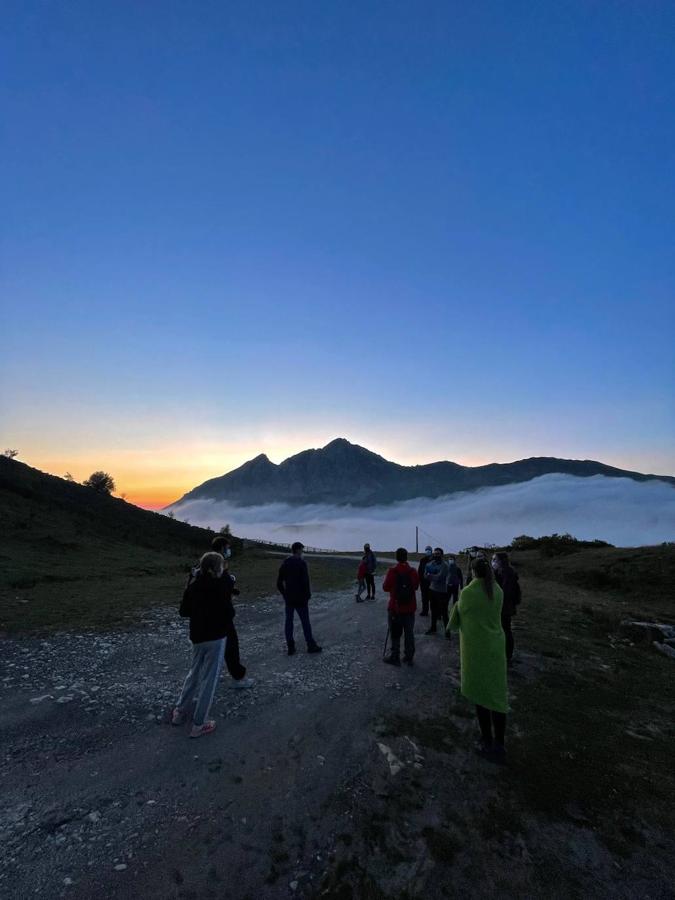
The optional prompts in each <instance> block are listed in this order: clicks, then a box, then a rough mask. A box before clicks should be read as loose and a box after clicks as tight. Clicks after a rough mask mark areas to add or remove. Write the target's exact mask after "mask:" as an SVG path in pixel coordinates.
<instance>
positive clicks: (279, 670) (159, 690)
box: [0, 594, 443, 898]
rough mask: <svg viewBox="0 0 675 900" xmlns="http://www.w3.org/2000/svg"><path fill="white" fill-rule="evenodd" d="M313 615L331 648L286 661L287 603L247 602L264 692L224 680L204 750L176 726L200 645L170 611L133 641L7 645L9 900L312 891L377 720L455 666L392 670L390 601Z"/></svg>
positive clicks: (244, 608)
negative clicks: (171, 717)
mask: <svg viewBox="0 0 675 900" xmlns="http://www.w3.org/2000/svg"><path fill="white" fill-rule="evenodd" d="M312 619H313V626H314V630H315V634H316V636H317V638H318V639H319V640H320V641H321V642H322V643H323V644H324V645H325V649H324V652H323V654H321V655H320V656H309V655H307V654H305V653H303V652H300V653H299V654H298V655H297V656H296V657H294V658H288V657H287V656H286V655H285V652H284V651H285V645H284V642H283V636H282V608H281V606H280V604H279V602H278V601H277V600H276V599H270V600H269V601H261V602H259V603H256V604H242V605H241V606H240V607H239V609H238V617H237V625H238V628H239V632H240V639H241V644H242V656H243V658H244V660H245V662H246V663H247V665H248V667H249V671H250V674H251V675H253V676H255V677H256V679H257V684H256V687H255V688H253V689H252V690H248V691H236V690H232V689H231V681H230V679H229V678H228V677H225V678H224V679H223V680H222V682H221V686H220V690H219V691H218V695H217V699H216V702H215V704H214V713H215V717H216V719H217V721H218V723H219V727H218V730H217V731H216V733H215V734H214V735H212V736H209V737H206V738H203V739H200V740H197V741H191V740H189V739H188V738H187V737H186V734H185V732H184V731H183V730H182V729H175V728H171V727H170V726H168V725H166V724H165V720H166V709H167V708H168V707H169V706H170V704H171V702H172V700H173V699H174V698H175V696H176V692H177V690H178V688H179V685H180V682H181V679H182V677H183V676H184V674H185V670H186V666H187V662H188V658H189V652H190V645H189V643H188V642H187V639H186V636H185V631H186V624H185V622H183V621H181V620H180V619H179V618H178V617H177V615H176V614H175V613H174V612H173V611H172V610H166V611H159V612H157V613H155V614H153V615H151V616H149V617H147V618H146V619H145V620H144V622H143V626H144V627H143V628H142V629H141V630H138V631H134V632H117V633H111V634H106V635H99V634H85V635H67V634H62V635H57V636H54V637H52V638H49V639H46V640H42V641H16V642H14V641H5V642H4V645H3V657H2V668H1V670H0V683H1V684H2V688H3V692H2V704H3V714H2V717H3V728H2V736H1V737H0V753H1V756H0V760H1V761H0V777H1V779H2V781H1V783H2V787H3V790H2V795H3V800H2V804H1V806H0V847H1V848H2V849H1V852H2V854H3V856H4V858H5V863H6V864H5V865H4V866H3V867H2V869H1V871H0V894H2V895H3V896H5V897H12V898H14V897H16V898H19V897H27V896H41V897H56V896H61V895H62V896H69V897H92V896H94V895H96V894H99V893H102V894H103V895H105V896H107V897H136V896H145V897H148V896H150V897H155V896H156V897H166V896H176V894H178V895H180V896H209V893H208V892H209V890H210V889H213V891H214V896H215V895H217V896H228V897H230V896H231V897H246V896H250V897H255V898H258V897H263V896H264V897H268V896H269V897H282V896H287V895H288V892H289V891H290V890H291V888H290V887H289V885H291V884H293V885H294V887H295V888H296V890H295V891H294V893H296V894H298V893H301V892H302V890H305V889H307V888H309V887H311V884H312V883H313V882H314V880H315V879H316V878H317V872H318V871H320V870H321V869H322V868H323V867H322V865H321V863H322V862H323V861H322V859H321V852H322V849H323V848H324V847H326V846H327V844H329V843H330V840H331V838H332V836H333V830H334V829H335V827H336V826H335V821H334V819H333V818H332V817H331V816H330V815H329V816H326V811H325V810H326V804H330V801H331V798H332V797H333V796H334V795H335V794H336V792H339V790H340V788H341V787H342V786H344V785H347V784H348V783H349V781H350V779H351V778H352V777H353V776H354V774H355V773H357V772H359V770H360V769H361V768H362V766H363V762H364V758H365V757H366V756H367V755H368V753H369V751H370V750H371V745H372V736H371V735H370V733H369V729H368V724H369V722H370V721H371V719H372V717H373V713H374V711H375V710H376V708H377V707H378V706H379V705H380V704H384V705H385V706H386V705H388V698H389V697H391V696H392V695H394V694H398V693H399V692H405V691H407V690H409V689H410V687H411V686H412V685H414V684H416V683H419V682H420V681H421V680H422V679H425V678H427V677H429V675H433V677H437V675H438V671H439V670H440V669H442V667H443V661H442V660H441V659H440V658H439V655H438V653H437V652H424V653H421V654H420V655H419V662H420V664H419V666H418V667H417V668H416V669H413V670H408V669H406V670H405V671H402V670H394V671H392V670H391V668H390V667H386V666H383V665H382V663H381V661H380V654H381V649H382V643H383V638H384V633H385V630H386V624H385V614H384V600H383V598H382V595H381V594H380V597H379V598H378V600H377V601H376V602H375V603H364V604H359V605H357V604H355V603H354V602H353V597H352V595H351V594H327V595H319V596H316V597H315V598H313V600H312ZM439 646H440V639H439V642H438V644H437V646H436V647H435V648H433V650H437V649H438V647H439ZM428 650H432V648H430V647H429V648H428ZM344 828H347V824H346V823H345V825H344ZM295 882H298V884H297V885H295ZM223 891H225V893H223Z"/></svg>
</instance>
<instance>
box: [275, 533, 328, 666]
mask: <svg viewBox="0 0 675 900" xmlns="http://www.w3.org/2000/svg"><path fill="white" fill-rule="evenodd" d="M304 549H305V548H304V545H303V544H301V543H300V541H296V542H295V543H294V544H293V546H292V547H291V556H289V557H288V558H287V559H285V560H284V561H283V562H282V564H281V567H280V568H279V576H278V578H277V590H278V591H279V593H280V594H281V595H282V597H283V598H284V602H285V604H286V627H285V632H286V643H287V645H288V655H289V656H293V654H294V653H295V640H294V638H293V620H294V617H295V614H296V613H297V614H298V618H299V619H300V622H301V624H302V631H303V633H304V635H305V641H306V643H307V652H308V653H321V649H322V648H321V647H319V645H318V644H317V642H316V641H315V640H314V636H313V635H312V626H311V624H310V621H309V600H310V597H311V596H312V590H311V587H310V583H309V570H308V569H307V563H306V562H305V560H304V559H303V558H302V553H303V550H304Z"/></svg>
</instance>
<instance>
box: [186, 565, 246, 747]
mask: <svg viewBox="0 0 675 900" xmlns="http://www.w3.org/2000/svg"><path fill="white" fill-rule="evenodd" d="M223 573H224V562H223V557H222V556H221V555H220V553H205V554H204V555H203V556H202V558H201V559H200V561H199V571H198V572H197V574H196V575H195V578H194V580H193V581H192V582H191V583H190V584H188V586H187V587H186V588H185V592H184V594H183V600H182V602H181V605H180V615H181V616H182V617H183V618H189V619H190V640H191V641H192V661H191V663H190V670H189V672H188V674H187V676H186V678H185V681H184V683H183V689H182V691H181V694H180V697H179V698H178V701H177V703H176V706H175V707H174V710H173V713H172V714H171V724H172V725H182V724H183V722H185V720H186V718H187V716H188V715H189V713H190V711H191V707H192V703H193V701H194V700H196V704H197V705H196V707H195V709H194V712H193V713H192V730H191V731H190V737H192V738H198V737H201V736H202V735H205V734H210V733H211V732H212V731H214V730H215V727H216V723H215V721H214V720H213V719H209V718H208V715H209V712H210V710H211V704H212V703H213V697H214V694H215V691H216V685H217V684H218V678H219V677H220V671H221V669H222V667H223V655H224V650H225V638H226V635H227V634H228V632H229V630H230V627H231V625H232V619H233V618H234V607H233V606H232V594H231V582H230V580H229V579H226V578H223V577H222V575H223Z"/></svg>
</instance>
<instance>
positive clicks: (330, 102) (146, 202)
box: [0, 0, 675, 503]
mask: <svg viewBox="0 0 675 900" xmlns="http://www.w3.org/2000/svg"><path fill="white" fill-rule="evenodd" d="M3 9H4V33H3V36H2V46H1V47H0V50H1V51H2V52H1V54H0V58H1V59H2V60H3V61H2V63H0V65H1V66H2V70H1V71H0V76H1V77H0V106H1V111H2V121H3V122H4V127H3V131H4V134H3V140H2V151H1V152H2V170H3V173H4V178H3V186H2V198H1V199H2V207H3V209H4V212H3V216H2V223H1V225H0V228H1V230H2V283H1V287H2V295H3V309H2V318H3V325H4V328H3V334H4V337H3V338H2V362H0V375H1V376H2V384H3V387H2V401H1V402H2V426H1V430H0V435H1V439H2V441H4V444H3V446H5V445H9V446H12V447H17V448H18V449H19V450H20V455H21V458H22V459H24V460H25V461H27V462H29V463H32V464H34V465H38V466H39V467H40V468H44V469H47V470H49V471H55V472H56V473H57V474H60V473H62V472H63V471H66V470H69V471H72V472H73V474H74V475H76V477H80V476H81V477H85V476H86V475H87V474H89V472H90V471H91V470H92V469H93V468H100V467H103V468H107V469H108V470H110V471H112V472H113V474H115V475H116V476H117V480H118V485H119V486H120V489H122V490H126V491H128V492H129V495H130V497H132V498H137V499H138V500H139V502H148V503H151V502H160V496H161V500H162V501H163V500H167V502H168V500H169V499H173V497H175V496H178V495H179V494H181V493H182V492H183V490H184V489H187V488H189V487H191V486H193V485H194V484H197V483H199V482H200V481H201V480H204V478H206V477H209V476H212V475H216V474H220V473H222V472H223V471H226V470H227V469H229V468H231V467H232V466H234V465H237V464H238V463H240V462H243V461H244V459H246V458H248V457H249V456H252V455H255V454H256V453H258V452H261V451H265V452H267V453H268V454H269V455H270V457H271V458H273V459H276V460H279V459H281V458H283V457H284V456H285V455H288V454H289V453H291V452H294V451H296V450H300V449H303V448H304V447H306V446H318V445H320V444H322V443H325V442H326V441H327V440H330V439H331V438H332V437H335V436H337V435H343V436H346V437H348V438H350V439H352V440H355V441H358V442H360V443H363V444H365V445H367V446H369V447H371V448H372V449H375V450H377V451H379V452H382V453H384V454H385V455H386V456H388V457H389V458H394V459H398V460H400V461H403V462H426V461H430V460H432V459H438V458H450V459H455V460H457V461H459V462H465V463H480V462H487V461H492V460H500V461H501V460H508V459H515V458H519V457H523V456H532V455H560V456H573V457H584V458H586V457H591V458H600V459H602V460H604V461H607V462H610V463H614V464H617V465H623V466H627V467H631V468H637V469H641V470H643V471H658V472H671V473H672V472H673V471H674V470H675V464H674V460H673V445H674V438H675V413H674V407H673V387H674V381H675V379H674V366H673V349H672V345H673V340H672V335H673V326H674V325H675V322H674V317H673V295H674V293H675V291H674V288H675V254H674V253H673V250H672V248H673V244H674V240H673V237H674V233H675V229H674V225H675V174H674V173H675V149H674V148H675V114H674V112H673V111H674V110H675V54H674V53H673V40H674V38H675V5H673V4H672V3H670V2H668V3H666V2H647V3H646V2H643V0H641V2H616V3H610V2H604V3H599V2H598V3H596V2H590V0H587V2H583V3H575V2H568V3H563V4H561V3H553V2H551V3H548V2H542V3H537V4H533V3H520V2H513V3H508V4H504V3H492V2H485V3H481V2H478V3H474V4H466V3H447V2H446V3H414V4H413V3H395V2H389V3H349V2H341V3H339V4H338V3H323V4H317V3H292V2H291V3H283V4H282V3H256V2H247V3H222V2H219V3H210V2H204V3H177V2H165V3H152V2H148V3H143V4H138V3H125V2H114V3H106V2H97V3H95V4H92V3H81V2H69V3H56V2H44V3H35V2H26V0H24V2H16V3H11V2H10V3H8V4H5V5H4V7H3Z"/></svg>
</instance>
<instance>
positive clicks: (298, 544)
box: [291, 541, 305, 553]
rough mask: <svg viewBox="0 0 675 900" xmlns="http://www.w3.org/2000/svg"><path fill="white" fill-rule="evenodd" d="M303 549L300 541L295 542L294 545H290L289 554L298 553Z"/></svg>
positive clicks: (303, 546)
mask: <svg viewBox="0 0 675 900" xmlns="http://www.w3.org/2000/svg"><path fill="white" fill-rule="evenodd" d="M304 549H305V545H304V544H303V543H302V541H296V542H295V543H294V544H291V553H300V552H301V551H302V550H304Z"/></svg>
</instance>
